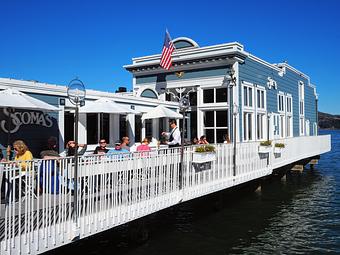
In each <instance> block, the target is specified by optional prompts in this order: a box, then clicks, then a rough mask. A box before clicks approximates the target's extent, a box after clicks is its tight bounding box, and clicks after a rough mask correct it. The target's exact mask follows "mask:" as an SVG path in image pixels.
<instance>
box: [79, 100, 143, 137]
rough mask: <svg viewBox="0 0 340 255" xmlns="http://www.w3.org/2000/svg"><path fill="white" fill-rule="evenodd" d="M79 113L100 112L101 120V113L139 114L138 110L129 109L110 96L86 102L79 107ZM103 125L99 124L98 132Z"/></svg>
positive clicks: (101, 118)
mask: <svg viewBox="0 0 340 255" xmlns="http://www.w3.org/2000/svg"><path fill="white" fill-rule="evenodd" d="M79 113H100V121H101V122H102V121H103V113H117V114H129V113H133V114H140V112H138V111H135V110H133V109H130V108H129V107H127V106H123V105H119V104H117V103H116V102H114V101H113V100H112V99H110V98H106V97H103V98H100V99H97V100H95V101H92V102H86V105H85V106H83V107H81V108H80V110H79ZM102 128H103V125H101V130H100V133H101V134H102V133H103V130H102Z"/></svg>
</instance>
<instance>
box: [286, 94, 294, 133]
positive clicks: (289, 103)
mask: <svg viewBox="0 0 340 255" xmlns="http://www.w3.org/2000/svg"><path fill="white" fill-rule="evenodd" d="M285 103H286V124H285V126H286V137H293V97H292V95H291V94H286V97H285ZM289 110H290V111H289Z"/></svg>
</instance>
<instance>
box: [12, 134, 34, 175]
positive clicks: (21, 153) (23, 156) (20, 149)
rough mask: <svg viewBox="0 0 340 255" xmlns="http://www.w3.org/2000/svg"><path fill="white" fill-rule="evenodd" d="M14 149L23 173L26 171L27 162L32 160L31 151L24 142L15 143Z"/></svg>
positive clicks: (17, 141)
mask: <svg viewBox="0 0 340 255" xmlns="http://www.w3.org/2000/svg"><path fill="white" fill-rule="evenodd" d="M13 148H14V151H15V158H14V160H15V161H20V163H19V164H20V166H21V169H22V171H26V168H27V167H28V164H27V163H26V162H25V161H26V160H32V159H33V155H32V153H31V152H30V151H29V149H28V147H27V145H26V144H25V143H24V142H23V141H22V140H16V141H15V142H14V143H13Z"/></svg>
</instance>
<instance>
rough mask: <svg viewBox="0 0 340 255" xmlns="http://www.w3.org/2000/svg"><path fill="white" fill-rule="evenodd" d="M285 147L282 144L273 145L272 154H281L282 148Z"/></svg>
mask: <svg viewBox="0 0 340 255" xmlns="http://www.w3.org/2000/svg"><path fill="white" fill-rule="evenodd" d="M284 147H285V144H284V143H275V145H274V153H277V154H281V152H282V150H283V148H284Z"/></svg>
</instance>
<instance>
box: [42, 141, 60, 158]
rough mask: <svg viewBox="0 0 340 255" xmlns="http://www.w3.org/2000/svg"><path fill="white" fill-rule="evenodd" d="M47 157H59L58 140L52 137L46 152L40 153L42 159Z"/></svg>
mask: <svg viewBox="0 0 340 255" xmlns="http://www.w3.org/2000/svg"><path fill="white" fill-rule="evenodd" d="M45 155H54V156H58V147H57V138H56V137H54V136H51V137H50V138H48V139H47V146H46V149H45V150H42V151H41V152H40V157H41V158H44V156H45Z"/></svg>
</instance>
